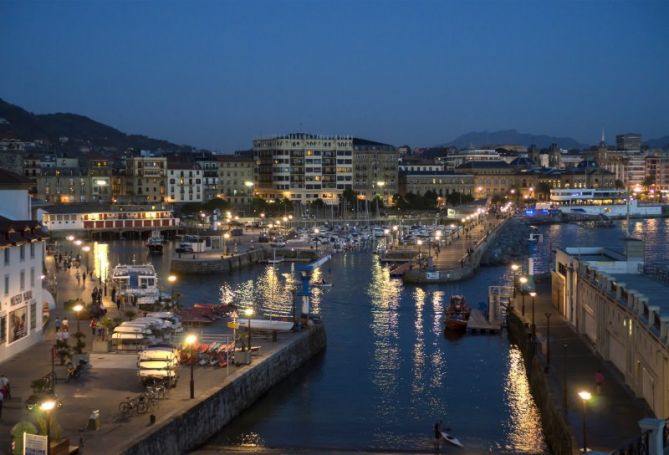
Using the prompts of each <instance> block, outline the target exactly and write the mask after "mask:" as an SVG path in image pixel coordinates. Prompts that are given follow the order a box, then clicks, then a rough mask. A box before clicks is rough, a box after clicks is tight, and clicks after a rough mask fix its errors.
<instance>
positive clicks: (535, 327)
mask: <svg viewBox="0 0 669 455" xmlns="http://www.w3.org/2000/svg"><path fill="white" fill-rule="evenodd" d="M536 296H537V293H536V292H534V291H532V292H530V297H532V338H536V336H537V326H536V325H535V324H534V298H535V297H536Z"/></svg>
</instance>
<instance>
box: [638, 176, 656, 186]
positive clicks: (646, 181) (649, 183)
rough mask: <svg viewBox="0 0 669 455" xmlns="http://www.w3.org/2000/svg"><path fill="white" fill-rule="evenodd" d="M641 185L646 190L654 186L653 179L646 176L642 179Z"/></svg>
mask: <svg viewBox="0 0 669 455" xmlns="http://www.w3.org/2000/svg"><path fill="white" fill-rule="evenodd" d="M641 184H642V185H643V186H644V187H646V188H648V187H650V186H652V185H654V184H655V177H653V176H652V175H648V176H646V177H645V178H644V179H643V182H642V183H641Z"/></svg>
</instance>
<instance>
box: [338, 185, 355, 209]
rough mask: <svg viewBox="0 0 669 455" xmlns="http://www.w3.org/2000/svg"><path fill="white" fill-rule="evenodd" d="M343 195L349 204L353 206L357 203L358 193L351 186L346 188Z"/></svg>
mask: <svg viewBox="0 0 669 455" xmlns="http://www.w3.org/2000/svg"><path fill="white" fill-rule="evenodd" d="M341 197H342V199H344V200H345V201H346V203H347V204H348V205H350V206H353V204H355V198H356V194H355V192H354V191H353V190H352V189H351V188H346V189H345V190H344V192H343V193H342V194H341Z"/></svg>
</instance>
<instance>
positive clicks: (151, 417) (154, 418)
mask: <svg viewBox="0 0 669 455" xmlns="http://www.w3.org/2000/svg"><path fill="white" fill-rule="evenodd" d="M155 423H156V416H155V415H154V414H151V415H150V416H149V425H154V424H155Z"/></svg>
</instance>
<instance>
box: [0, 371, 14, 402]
mask: <svg viewBox="0 0 669 455" xmlns="http://www.w3.org/2000/svg"><path fill="white" fill-rule="evenodd" d="M0 393H2V394H3V395H4V396H5V397H6V398H7V399H10V398H11V397H12V393H11V391H10V388H9V379H8V378H7V376H5V375H4V374H0Z"/></svg>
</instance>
